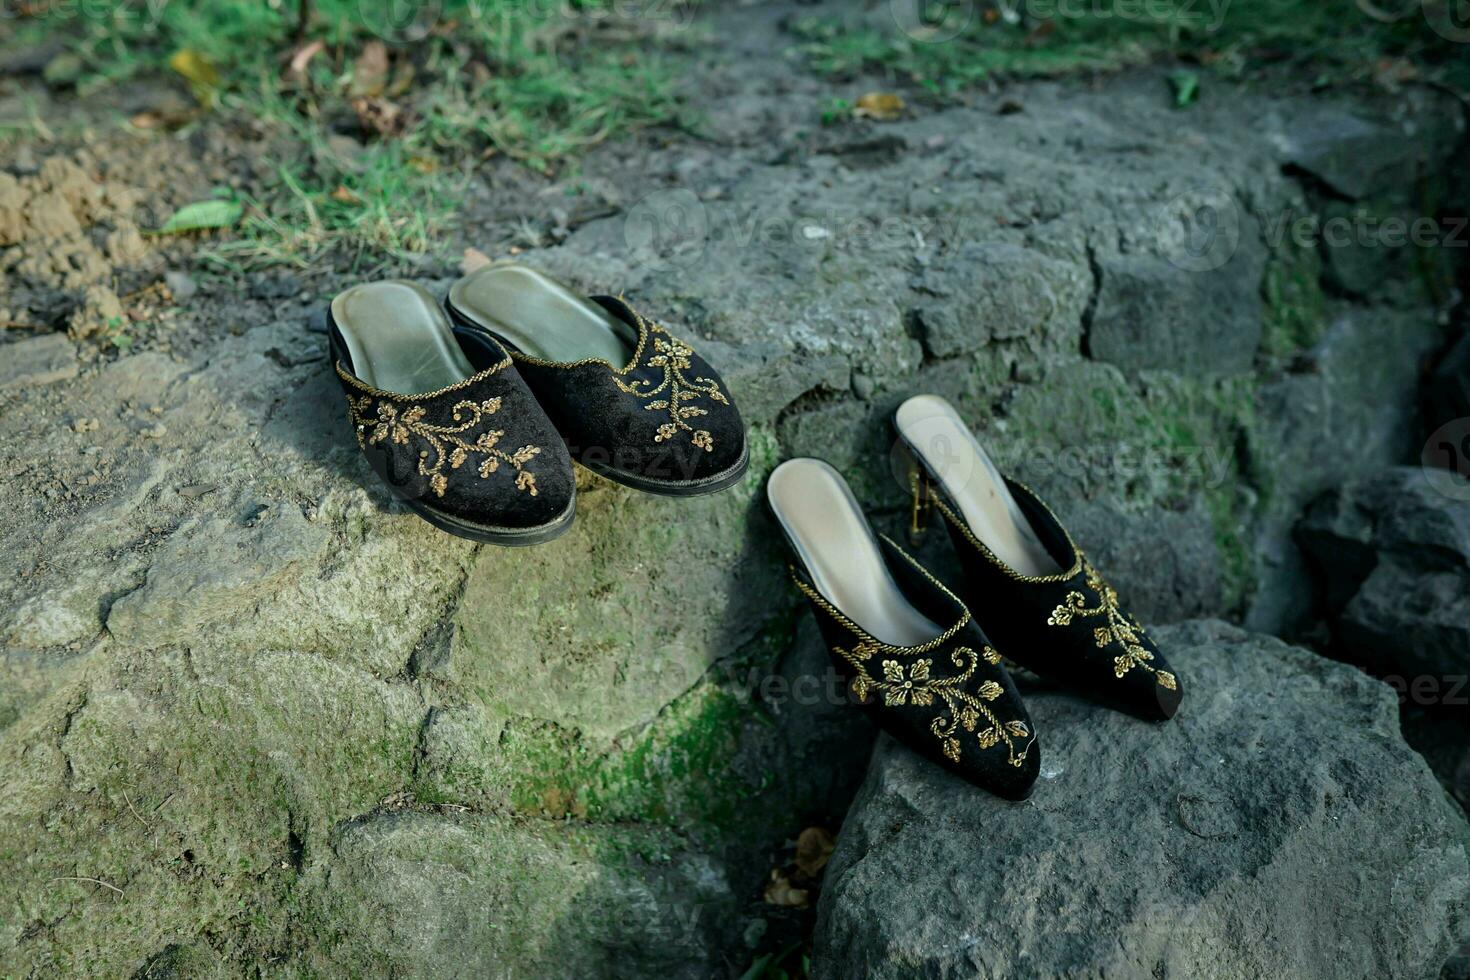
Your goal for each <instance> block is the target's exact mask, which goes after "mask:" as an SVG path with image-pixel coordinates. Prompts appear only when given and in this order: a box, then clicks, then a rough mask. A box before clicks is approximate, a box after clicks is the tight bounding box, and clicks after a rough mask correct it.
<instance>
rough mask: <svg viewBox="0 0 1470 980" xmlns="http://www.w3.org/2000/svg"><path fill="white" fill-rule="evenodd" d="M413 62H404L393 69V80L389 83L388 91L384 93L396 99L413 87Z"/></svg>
mask: <svg viewBox="0 0 1470 980" xmlns="http://www.w3.org/2000/svg"><path fill="white" fill-rule="evenodd" d="M413 76H414V70H413V62H411V61H405V62H402V63H401V64H400V65H399V66H398V67H397V68H395V69H393V81H392V82H391V83H390V84H389V85H388V91H387V92H385V93H384V94H385V95H387V96H388V97H389V98H392V99H396V98H398V96H400V95H403V94H404V93H405V92H407V91H408V90H409V89H410V88H412V87H413Z"/></svg>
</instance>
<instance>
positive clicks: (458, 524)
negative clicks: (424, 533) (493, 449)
mask: <svg viewBox="0 0 1470 980" xmlns="http://www.w3.org/2000/svg"><path fill="white" fill-rule="evenodd" d="M379 482H380V483H382V484H383V485H384V486H386V487H388V491H389V492H390V493H392V494H393V496H394V497H395V498H397V499H398V500H400V501H402V502H403V503H404V504H406V505H407V506H408V508H409V509H410V510H412V511H413V512H414V513H415V514H417V515H418V516H419V517H421V518H423V519H424V520H426V521H428V522H429V523H430V524H432V525H434V526H435V527H436V528H438V529H439V530H441V531H443V532H445V533H446V534H452V535H454V536H455V537H457V538H467V539H468V540H470V541H483V542H485V543H487V544H495V545H500V546H501V547H505V548H525V547H529V546H530V545H534V544H545V543H546V542H548V541H552V540H555V539H556V538H559V537H561V536H562V535H563V534H565V533H567V531H568V529H570V528H571V526H572V522H573V521H574V520H575V519H576V517H577V498H576V497H575V496H574V497H572V499H571V500H570V501H568V502H567V507H566V510H564V511H562V512H561V513H560V514H558V515H557V516H556V517H555V518H554V519H552V520H551V521H548V522H547V523H545V524H538V525H537V526H535V527H526V528H520V527H496V526H495V525H493V524H477V523H475V522H474V521H467V520H465V519H464V518H462V517H456V516H454V515H453V514H449V513H446V512H445V511H442V510H437V509H435V508H433V507H430V506H429V505H428V504H423V503H420V502H419V501H417V500H412V499H410V498H408V497H405V496H403V495H402V494H400V493H399V492H398V491H397V490H395V489H393V487H392V486H391V485H390V484H388V482H387V481H386V480H381V479H380V480H379Z"/></svg>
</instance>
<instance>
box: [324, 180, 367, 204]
mask: <svg viewBox="0 0 1470 980" xmlns="http://www.w3.org/2000/svg"><path fill="white" fill-rule="evenodd" d="M328 196H329V197H331V199H332V200H334V201H336V202H337V203H338V204H361V203H362V198H360V197H358V196H357V195H356V194H355V193H353V191H352V189H351V188H350V187H348V186H347V185H346V184H338V185H337V187H336V189H335V190H333V191H332V193H331V194H330V195H328Z"/></svg>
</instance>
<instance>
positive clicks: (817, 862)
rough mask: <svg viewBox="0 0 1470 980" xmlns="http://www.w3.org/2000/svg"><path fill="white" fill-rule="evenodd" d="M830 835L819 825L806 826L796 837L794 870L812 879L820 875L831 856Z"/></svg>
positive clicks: (831, 842) (832, 843) (832, 844)
mask: <svg viewBox="0 0 1470 980" xmlns="http://www.w3.org/2000/svg"><path fill="white" fill-rule="evenodd" d="M833 846H834V842H833V840H832V835H831V834H830V833H828V832H827V831H826V830H825V829H823V828H821V827H808V828H806V829H805V830H803V831H802V832H801V834H800V836H798V837H797V838H796V870H798V871H800V872H801V873H802V874H803V875H805V876H806V877H808V878H811V879H812V880H816V879H817V878H819V877H821V875H822V869H823V868H825V867H826V866H827V859H828V858H830V857H831V856H832V848H833Z"/></svg>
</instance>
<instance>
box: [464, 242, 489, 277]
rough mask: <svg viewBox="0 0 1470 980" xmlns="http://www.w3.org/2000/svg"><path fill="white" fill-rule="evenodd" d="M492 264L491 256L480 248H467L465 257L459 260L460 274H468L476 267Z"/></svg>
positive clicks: (480, 267)
mask: <svg viewBox="0 0 1470 980" xmlns="http://www.w3.org/2000/svg"><path fill="white" fill-rule="evenodd" d="M489 264H490V256H488V255H486V254H485V253H484V252H482V251H480V250H479V249H478V248H467V249H465V250H464V258H462V259H460V260H459V274H460V275H462V276H467V275H469V274H470V273H471V272H474V271H475V270H476V269H483V268H484V267H485V266H487V265H489Z"/></svg>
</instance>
